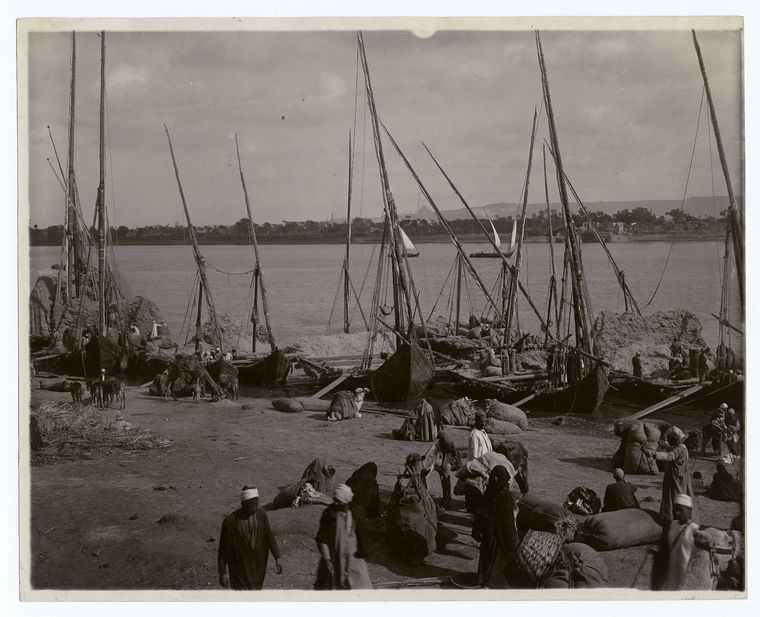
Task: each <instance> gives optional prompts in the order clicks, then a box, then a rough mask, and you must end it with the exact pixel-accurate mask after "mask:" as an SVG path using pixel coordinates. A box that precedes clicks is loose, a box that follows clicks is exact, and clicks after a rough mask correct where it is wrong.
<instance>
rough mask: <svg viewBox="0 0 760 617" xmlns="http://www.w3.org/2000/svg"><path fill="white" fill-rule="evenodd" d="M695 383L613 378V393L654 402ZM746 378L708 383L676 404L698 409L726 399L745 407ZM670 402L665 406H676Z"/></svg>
mask: <svg viewBox="0 0 760 617" xmlns="http://www.w3.org/2000/svg"><path fill="white" fill-rule="evenodd" d="M693 385H695V382H692V381H690V382H687V383H679V382H665V383H662V382H654V381H649V380H646V379H636V378H633V377H630V378H627V379H626V378H619V377H618V378H613V380H612V388H611V390H610V395H611V397H614V398H618V399H622V400H625V401H630V402H632V403H635V404H637V405H651V404H654V403H657V402H659V401H662V400H664V399H666V398H668V397H670V396H674V395H675V394H677V393H678V392H679V391H681V390H684V389H686V388H688V387H690V386H693ZM744 397H745V395H744V382H743V381H733V382H730V383H726V384H721V383H718V382H714V383H710V384H708V385H706V386H705V387H704V388H703V389H702V390H700V391H699V392H696V393H694V394H692V395H689V396H686V397H684V398H682V399H680V400H678V401H677V402H676V403H673V405H677V406H678V407H696V408H698V409H713V408H715V407H717V406H718V405H720V404H721V403H726V404H727V405H728V406H729V407H733V408H734V409H743V408H744V401H745V398H744ZM673 405H668V406H667V407H664V408H663V409H667V408H668V407H672V406H673Z"/></svg>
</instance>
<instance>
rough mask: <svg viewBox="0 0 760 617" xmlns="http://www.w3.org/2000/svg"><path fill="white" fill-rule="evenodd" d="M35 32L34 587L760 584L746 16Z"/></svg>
mask: <svg viewBox="0 0 760 617" xmlns="http://www.w3.org/2000/svg"><path fill="white" fill-rule="evenodd" d="M17 29H18V31H17V34H18V40H17V49H18V59H17V65H18V123H19V124H18V131H19V155H18V156H19V158H18V164H19V168H18V169H19V172H18V183H19V234H20V235H19V274H18V277H19V305H20V307H21V308H20V321H19V323H20V330H19V345H20V350H21V351H20V354H21V355H20V359H19V373H20V381H19V383H20V392H19V401H20V411H19V452H20V471H21V481H20V484H19V491H20V504H21V512H20V533H19V540H20V553H21V555H20V571H21V581H20V582H21V595H22V598H23V599H26V600H51V599H77V600H82V599H88V598H92V597H94V596H91V595H90V596H88V594H91V593H95V592H97V593H98V594H99V595H98V596H97V597H98V598H100V599H116V598H117V596H116V594H120V595H119V596H118V597H119V598H122V599H131V600H134V599H139V598H141V597H148V596H142V595H141V594H143V593H146V594H147V593H149V592H173V596H172V597H173V598H175V599H179V598H182V597H183V595H182V594H183V593H187V594H192V593H193V592H200V591H203V592H214V595H213V597H214V598H215V599H222V600H230V599H232V600H235V599H238V600H239V599H245V600H256V599H259V598H263V597H266V598H267V599H269V600H272V599H274V600H289V601H293V600H294V599H298V598H299V597H306V596H299V595H297V594H294V592H311V593H310V594H308V597H309V598H310V599H311V600H314V599H317V600H319V599H320V598H321V597H324V598H327V597H330V598H332V599H337V600H339V599H372V600H376V601H377V600H394V599H402V598H415V597H422V595H416V594H425V597H426V598H428V599H433V600H435V599H463V598H467V599H469V600H478V599H490V600H494V599H502V600H509V599H517V598H532V599H556V598H563V599H571V600H572V599H588V598H597V599H598V598H607V599H608V598H610V597H612V598H620V599H623V598H625V599H652V598H655V599H656V598H680V597H704V598H711V599H712V598H718V599H733V598H746V597H747V585H746V583H745V535H744V534H745V521H746V516H745V510H746V508H745V493H746V491H745V486H746V484H745V483H746V475H745V472H746V465H745V452H746V440H745V426H746V416H745V410H746V405H745V399H746V395H745V375H746V368H745V367H746V358H747V345H746V344H745V331H746V328H745V315H746V309H745V297H746V295H747V294H746V292H745V239H746V238H747V235H746V234H745V222H744V221H745V207H744V205H745V194H746V192H747V191H746V190H745V136H744V128H745V127H744V118H745V109H744V100H745V79H744V78H745V66H744V43H745V41H744V22H743V19H742V18H741V17H680V18H664V17H662V18H657V17H651V18H633V17H631V18H609V19H604V18H594V19H590V18H563V19H550V18H542V19H527V18H524V19H506V18H471V19H464V18H456V19H445V18H428V19H411V18H394V19H389V18H361V19H358V18H354V19H349V18H345V19H326V18H324V19H317V18H313V19H309V20H303V19H301V20H288V19H250V20H246V19H213V20H201V19H176V20H172V19H163V20H152V19H145V20H114V19H100V20H99V19H86V20H85V19H55V20H53V19H38V18H34V19H32V18H29V19H21V20H19V22H18V24H17ZM254 590H255V591H256V593H249V594H241V593H240V592H241V591H254ZM325 591H332V592H334V594H333V595H330V596H327V595H320V594H324V592H325ZM360 591H361V593H358V592H360ZM124 592H131V593H128V594H126V595H125V594H124ZM317 592H319V593H317ZM610 592H611V593H612V595H611V596H610V595H609V594H610ZM603 593H607V594H608V595H606V596H605V595H601V594H603ZM109 594H114V595H113V596H109ZM259 594H264V595H259ZM185 597H187V598H190V597H197V596H191V595H187V596H185Z"/></svg>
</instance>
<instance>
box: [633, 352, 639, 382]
mask: <svg viewBox="0 0 760 617" xmlns="http://www.w3.org/2000/svg"><path fill="white" fill-rule="evenodd" d="M631 363H632V364H633V376H634V377H636V378H637V379H641V354H639V352H638V351H637V352H636V353H635V354H634V355H633V358H632V359H631Z"/></svg>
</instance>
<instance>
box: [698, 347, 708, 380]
mask: <svg viewBox="0 0 760 617" xmlns="http://www.w3.org/2000/svg"><path fill="white" fill-rule="evenodd" d="M708 351H709V349H708V348H707V347H705V348H704V349H703V350H702V351H701V352H700V353H699V383H702V382H703V381H704V380H705V379H707V375H708V373H709V372H710V367H709V366H708V365H707V352H708Z"/></svg>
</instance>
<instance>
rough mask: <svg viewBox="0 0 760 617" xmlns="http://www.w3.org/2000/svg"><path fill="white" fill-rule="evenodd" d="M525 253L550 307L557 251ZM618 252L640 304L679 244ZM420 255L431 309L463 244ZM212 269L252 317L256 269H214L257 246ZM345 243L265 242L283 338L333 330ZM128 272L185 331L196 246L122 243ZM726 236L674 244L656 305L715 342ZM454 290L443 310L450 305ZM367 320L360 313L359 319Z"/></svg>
mask: <svg viewBox="0 0 760 617" xmlns="http://www.w3.org/2000/svg"><path fill="white" fill-rule="evenodd" d="M525 246H527V249H526V253H525V254H524V257H523V265H522V268H521V272H522V274H521V279H522V281H523V284H524V285H525V286H526V287H527V288H528V290H529V292H530V294H531V296H532V298H533V300H534V302H535V303H536V305H537V306H538V307H539V309H540V310H541V311H542V312H544V311H545V310H546V298H547V291H548V276H549V263H550V258H549V249H548V245H547V244H544V243H527V244H526V245H525ZM609 246H610V249H611V251H612V253H613V255H614V256H615V259H616V261H617V263H618V265H619V267H620V268H621V269H623V270H624V271H625V277H626V281H627V282H628V285H629V286H630V288H631V289H632V291H633V293H634V295H635V297H636V298H637V300H638V302H639V305H640V306H641V307H642V308H643V306H644V305H645V304H646V303H647V302H648V301H649V299H650V297H651V296H652V293H653V291H654V289H655V287H656V285H657V282H658V280H659V278H660V275H661V274H662V272H663V268H664V267H665V262H666V259H667V257H668V252H669V251H670V249H671V243H669V242H621V243H617V244H610V245H609ZM418 248H419V249H420V256H419V257H418V258H416V259H412V260H411V263H412V268H413V271H414V277H415V282H416V284H417V287H418V288H419V291H420V296H421V303H422V308H423V311H424V312H425V313H426V314H428V313H430V311H431V309H432V307H433V304H434V302H435V301H436V299H437V298H438V297H439V294H440V292H441V288H442V286H443V284H444V281H445V279H446V277H447V274H448V273H449V271H450V270H451V268H452V264H453V262H454V258H455V256H456V250H455V249H454V247H453V246H451V245H450V244H420V245H418ZM465 248H466V249H467V250H468V252H470V251H475V250H487V245H485V244H478V245H467V246H465ZM554 248H555V261H556V264H557V266H556V267H557V269H558V273H560V274H561V251H562V245H561V244H555V245H554ZM201 250H202V252H203V254H204V256H205V258H206V261H207V264H208V266H210V267H209V278H210V285H211V287H212V292H213V295H214V301H215V304H216V307H217V310H218V311H219V312H221V313H227V314H229V315H230V316H231V317H232V318H233V319H234V321H236V322H237V323H242V322H243V320H246V321H247V319H248V315H246V314H245V311H246V306H247V302H248V296H249V290H250V282H251V279H250V274H246V275H244V276H227V275H224V274H221V273H219V272H218V271H216V270H214V269H212V267H213V268H218V269H219V270H224V271H227V272H244V271H248V270H250V269H251V268H252V263H253V257H252V250H251V249H250V247H248V246H218V245H216V246H214V245H210V246H202V247H201ZM343 250H344V248H343V247H342V246H340V245H264V246H262V247H261V248H260V252H261V260H262V268H263V273H264V281H265V283H266V287H267V292H268V297H269V301H270V305H271V307H272V318H273V322H274V323H273V328H274V329H275V333H276V335H278V338H279V340H280V341H281V342H282V344H288V343H292V342H293V341H295V339H297V338H298V337H299V336H303V335H311V334H324V333H325V332H326V328H327V323H328V318H329V316H330V312H331V307H332V306H333V300H334V298H335V292H336V288H337V283H338V276H339V272H340V266H341V262H342V259H343ZM115 251H116V256H117V260H118V264H119V270H120V271H121V272H122V273H124V274H125V275H126V276H127V278H128V279H129V281H130V282H131V284H132V286H133V287H134V290H135V292H136V293H138V294H141V295H144V296H146V297H148V298H150V299H151V300H153V301H154V302H156V303H157V304H158V305H159V307H160V308H161V311H162V313H163V315H164V317H165V319H166V321H167V323H168V325H169V327H170V329H171V331H172V333H173V334H175V335H176V334H177V333H178V332H179V330H180V327H181V326H182V323H183V319H184V317H185V312H186V310H187V307H188V302H189V300H190V294H191V290H192V288H193V285H194V280H195V276H196V272H195V264H194V261H193V253H192V247H191V246H189V245H187V246H124V247H116V248H115ZM374 251H375V247H374V246H373V245H355V246H353V247H352V257H351V259H352V262H351V263H352V265H351V272H352V278H353V280H354V282H355V285H356V287H357V289H358V288H359V287H360V286H361V284H362V281H363V280H364V278H365V272H366V271H367V264H368V261H369V259H370V256H371V255H374ZM722 252H723V247H722V243H721V242H715V241H691V242H676V243H674V244H673V245H672V252H671V254H670V260H669V263H668V266H667V269H665V274H664V277H663V279H662V284H661V285H660V289H659V291H658V293H657V295H656V296H655V299H654V301H653V302H652V303H651V305H650V306H649V307H648V308H647V309H646V311H656V310H665V309H677V308H685V309H688V310H690V311H692V312H694V313H695V314H696V315H697V317H698V318H699V319H700V320H701V322H702V324H703V328H704V330H703V335H704V338H705V339H706V340H707V343H708V344H709V345H710V346H711V347H713V348H714V346H715V345H716V344H717V336H718V328H717V322H716V320H715V319H714V318H713V317H711V315H710V314H711V313H716V314H717V313H718V310H719V308H720V296H721V286H720V279H721V267H722V265H721V263H722V259H721V257H722ZM58 255H59V249H58V248H57V247H33V248H32V249H31V255H30V282H31V284H34V280H35V278H36V276H37V273H38V272H39V271H40V270H42V269H44V268H47V267H50V265H51V264H53V263H55V262H56V261H57V259H58ZM583 259H584V264H585V270H586V277H587V280H588V288H589V293H590V295H591V299H592V300H591V304H592V308H593V310H594V312H595V313H597V312H599V311H601V310H612V311H621V310H623V298H622V294H621V292H620V289H619V287H618V285H617V283H616V281H615V276H614V274H613V271H612V268H611V267H610V265H609V262H608V261H607V257H606V255H605V254H604V251H603V250H602V247H601V246H600V245H598V244H584V245H583ZM473 263H474V264H475V267H476V268H477V270H478V272H479V273H480V275H481V277H482V278H483V280H484V282H485V284H486V285H487V286H488V287H491V286H493V284H494V282H495V280H496V277H497V275H498V272H499V267H500V262H499V260H497V259H476V260H473ZM374 275H375V268H374V265H373V267H372V269H371V272H370V273H369V276H368V277H367V283H366V287H365V289H364V291H363V293H362V296H361V297H362V304H363V305H365V306H367V305H369V303H370V300H371V296H372V285H373V282H374ZM735 276H736V273H735V272H733V270H732V277H734V280H733V281H732V285H731V292H732V293H731V296H732V314H731V319H732V321H733V322H734V323H737V324H739V323H741V321H742V320H741V316H740V306H739V301H738V290H737V285H736V280H735ZM470 291H471V293H470V296H471V298H472V304H473V306H474V307H477V308H476V309H475V312H476V314H480V312H481V310H482V308H481V307H482V306H483V304H484V300H483V298H482V295H481V294H480V293H479V292H478V290H477V289H476V288H475V286H474V284H472V283H471V284H470ZM447 297H448V290H447V291H446V292H445V293H444V296H443V298H441V300H440V302H439V306H441V305H443V304H445V302H446V298H447ZM463 297H464V300H463V309H462V310H463V313H464V312H465V311H467V310H468V309H467V305H468V301H467V294H466V293H465V291H463ZM338 300H339V303H338V305H337V306H336V310H335V315H334V316H333V327H332V330H333V331H337V330H338V329H340V328H341V326H342V305H341V304H340V298H338ZM519 318H520V323H521V325H522V327H523V328H528V329H532V330H533V331H534V332H537V331H538V329H537V327H536V326H537V320H536V319H535V316H534V315H533V313H532V311H531V310H530V308H529V307H528V305H527V303H526V302H525V301H524V300H522V301H521V305H520V307H519ZM359 321H360V319H359V316H358V314H357V315H356V316H355V323H357V324H358V322H359Z"/></svg>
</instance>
